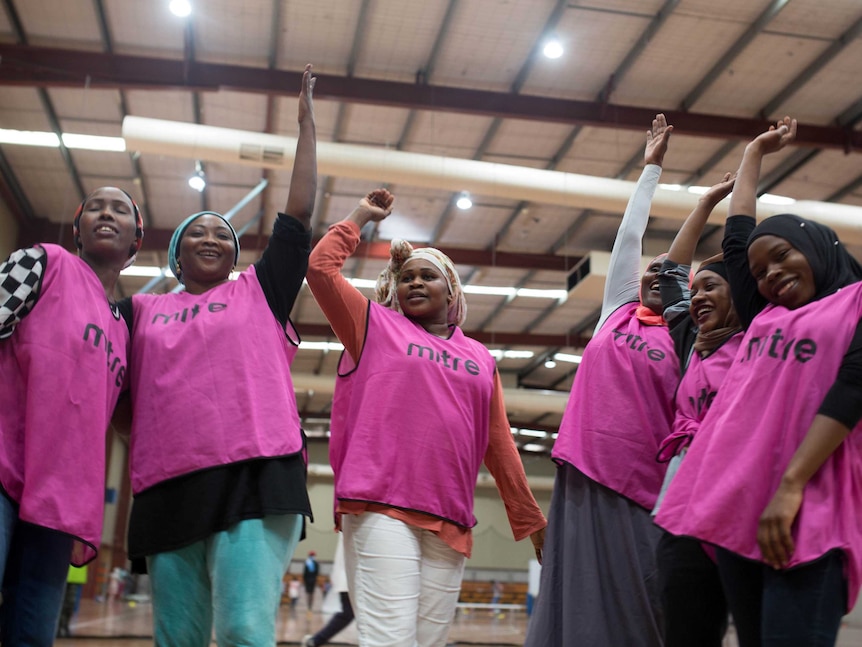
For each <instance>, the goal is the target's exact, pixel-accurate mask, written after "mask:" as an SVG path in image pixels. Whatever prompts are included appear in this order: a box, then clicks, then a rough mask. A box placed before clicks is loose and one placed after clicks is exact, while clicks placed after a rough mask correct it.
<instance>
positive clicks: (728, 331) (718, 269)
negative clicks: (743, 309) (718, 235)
mask: <svg viewBox="0 0 862 647" xmlns="http://www.w3.org/2000/svg"><path fill="white" fill-rule="evenodd" d="M704 270H708V271H710V272H715V273H716V274H718V276H720V277H721V278H722V279H724V280H725V281H726V282H729V281H728V279H727V266H726V265H725V264H724V254H716V255H715V256H710V257H709V258H707V259H706V260H705V261H703V263H701V264H700V267H698V268H697V272H695V273H694V275H695V276H697V275H698V274H699V273H700V272H703V271H704ZM728 298H730V291H729V290H728ZM740 330H742V326H741V325H740V323H739V316H738V315H737V314H736V308H734V307H733V301H732V300H731V302H730V308H729V309H728V311H727V315H726V316H725V318H724V321H722V322H721V325H720V326H719V327H718V328H714V329H713V330H710V331H709V332H703V331H701V330H699V329H698V331H697V337H696V338H695V340H694V350H695V352H696V353H698V354H699V355H700V356H701V357H707V356H709V355H710V354H711V353H712V352H713V351H714V350H715V349H716V348H718V347H719V346H721V345H722V344H723V343H724V342H725V341H726V340H727V339H729V338H730V337H732V336H733V335H735V334H736V333H738V332H739V331H740Z"/></svg>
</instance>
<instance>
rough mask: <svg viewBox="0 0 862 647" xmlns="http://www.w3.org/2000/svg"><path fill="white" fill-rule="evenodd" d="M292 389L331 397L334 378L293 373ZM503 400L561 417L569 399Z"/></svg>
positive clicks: (549, 395) (522, 410)
mask: <svg viewBox="0 0 862 647" xmlns="http://www.w3.org/2000/svg"><path fill="white" fill-rule="evenodd" d="M291 377H292V378H293V388H294V390H295V391H299V392H304V391H314V392H315V393H316V394H320V395H332V392H333V391H334V390H335V376H334V375H330V376H326V375H313V374H311V373H294V374H293V375H292V376H291ZM503 399H504V401H505V402H506V410H507V411H508V412H509V413H512V412H517V413H519V414H527V413H535V414H542V413H551V414H553V413H556V414H560V415H562V413H563V412H564V411H565V409H566V402H567V401H568V399H569V394H568V393H563V392H561V391H543V390H538V389H535V390H534V389H507V388H504V389H503Z"/></svg>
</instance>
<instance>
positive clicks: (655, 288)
mask: <svg viewBox="0 0 862 647" xmlns="http://www.w3.org/2000/svg"><path fill="white" fill-rule="evenodd" d="M649 289H650V290H652V291H654V292H659V287H658V281H653V282H652V283H650V284H649Z"/></svg>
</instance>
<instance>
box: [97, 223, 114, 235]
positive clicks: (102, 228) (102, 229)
mask: <svg viewBox="0 0 862 647" xmlns="http://www.w3.org/2000/svg"><path fill="white" fill-rule="evenodd" d="M95 231H96V233H97V234H116V233H117V230H116V229H115V228H113V227H111V226H109V225H99V226H98V227H96V229H95Z"/></svg>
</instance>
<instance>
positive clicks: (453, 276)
mask: <svg viewBox="0 0 862 647" xmlns="http://www.w3.org/2000/svg"><path fill="white" fill-rule="evenodd" d="M389 256H390V258H389V264H388V265H387V266H386V267H385V268H384V269H383V271H382V272H380V276H378V277H377V288H376V299H377V303H379V304H380V305H382V306H385V307H387V308H391V309H392V310H395V311H396V312H400V313H401V314H404V312H403V311H402V310H401V304H400V303H398V296H397V289H398V280H399V279H400V277H401V268H403V267H404V263H406V262H407V261H408V260H411V259H420V258H421V259H422V260H426V261H428V262H429V263H431V264H432V265H434V267H436V268H437V269H438V270H439V271H440V273H441V274H442V275H443V277H444V278H445V279H446V285H447V287H448V288H449V294H451V295H452V300H451V301H450V302H449V314H448V316H447V318H446V321H447V323H450V324H455V325H456V326H463V325H464V321H466V319H467V300H466V299H465V298H464V290H463V289H462V288H461V279H460V277H459V276H458V272H457V271H456V270H455V264H454V263H453V262H452V259H450V258H449V257H448V256H446V254H444V253H443V252H441V251H440V250H439V249H434V248H433V247H421V248H419V249H413V246H412V245H411V244H410V243H408V242H407V241H406V240H402V239H400V238H396V239H394V240H393V241H392V244H391V246H390V247H389Z"/></svg>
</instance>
